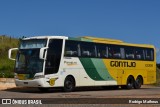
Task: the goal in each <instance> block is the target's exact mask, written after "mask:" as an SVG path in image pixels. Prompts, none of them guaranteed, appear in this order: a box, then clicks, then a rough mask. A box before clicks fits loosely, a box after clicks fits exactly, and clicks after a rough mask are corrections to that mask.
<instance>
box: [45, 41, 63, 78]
mask: <svg viewBox="0 0 160 107" xmlns="http://www.w3.org/2000/svg"><path fill="white" fill-rule="evenodd" d="M62 44H63V39H50V40H49V44H48V50H47V57H46V64H45V75H48V74H56V73H57V72H58V70H59V66H60V60H61V54H62Z"/></svg>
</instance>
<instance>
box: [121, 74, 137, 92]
mask: <svg viewBox="0 0 160 107" xmlns="http://www.w3.org/2000/svg"><path fill="white" fill-rule="evenodd" d="M133 87H134V78H133V77H132V76H129V77H128V78H127V83H126V85H122V86H121V88H122V89H132V88H133Z"/></svg>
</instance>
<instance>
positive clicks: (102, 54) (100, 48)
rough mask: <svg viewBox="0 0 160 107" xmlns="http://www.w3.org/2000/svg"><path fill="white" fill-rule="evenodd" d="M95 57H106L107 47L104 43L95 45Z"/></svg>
mask: <svg viewBox="0 0 160 107" xmlns="http://www.w3.org/2000/svg"><path fill="white" fill-rule="evenodd" d="M97 53H98V54H97V57H99V58H108V47H107V46H106V45H97Z"/></svg>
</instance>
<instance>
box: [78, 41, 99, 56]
mask: <svg viewBox="0 0 160 107" xmlns="http://www.w3.org/2000/svg"><path fill="white" fill-rule="evenodd" d="M81 56H82V57H96V47H95V44H94V43H90V42H81Z"/></svg>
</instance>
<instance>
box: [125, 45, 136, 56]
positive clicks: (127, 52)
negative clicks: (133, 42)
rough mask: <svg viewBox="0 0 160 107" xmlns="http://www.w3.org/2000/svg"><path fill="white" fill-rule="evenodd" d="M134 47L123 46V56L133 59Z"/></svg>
mask: <svg viewBox="0 0 160 107" xmlns="http://www.w3.org/2000/svg"><path fill="white" fill-rule="evenodd" d="M134 53H135V51H134V47H125V58H126V59H135V54H134Z"/></svg>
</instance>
